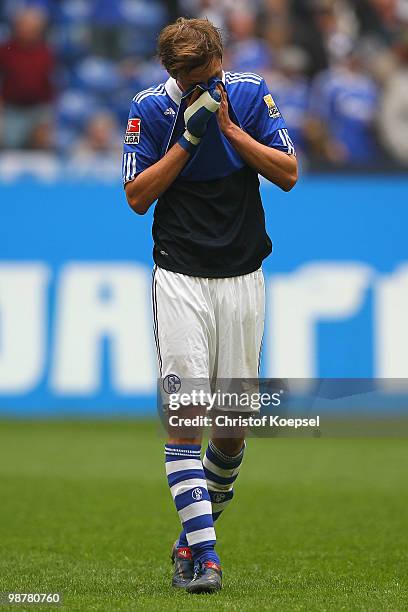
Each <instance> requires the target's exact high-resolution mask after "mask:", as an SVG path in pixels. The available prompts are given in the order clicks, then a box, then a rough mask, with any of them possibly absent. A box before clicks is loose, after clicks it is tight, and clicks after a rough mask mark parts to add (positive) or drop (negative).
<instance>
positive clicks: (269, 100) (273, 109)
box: [264, 94, 281, 119]
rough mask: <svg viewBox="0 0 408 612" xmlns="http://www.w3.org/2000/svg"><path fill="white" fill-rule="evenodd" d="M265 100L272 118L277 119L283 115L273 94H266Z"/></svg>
mask: <svg viewBox="0 0 408 612" xmlns="http://www.w3.org/2000/svg"><path fill="white" fill-rule="evenodd" d="M264 102H265V104H266V106H267V107H268V114H269V116H270V118H271V119H277V118H278V117H280V116H281V114H280V112H279V109H278V107H277V106H276V103H275V100H274V99H273V98H272V96H271V94H268V95H266V96H264Z"/></svg>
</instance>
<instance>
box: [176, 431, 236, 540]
mask: <svg viewBox="0 0 408 612" xmlns="http://www.w3.org/2000/svg"><path fill="white" fill-rule="evenodd" d="M244 451H245V444H244V446H243V448H242V450H241V451H240V452H239V453H238V455H235V456H229V455H225V454H224V453H223V452H221V451H220V450H219V449H218V448H217V447H216V446H215V444H214V443H213V442H212V441H211V440H210V442H209V443H208V447H207V450H206V452H205V455H204V459H203V467H204V474H205V478H206V481H207V489H208V493H209V496H210V499H211V508H212V515H213V521H214V522H215V521H216V520H217V519H218V517H219V516H220V514H221V513H222V512H224V510H225V508H226V507H227V506H228V504H229V503H230V501H231V500H232V498H233V497H234V482H235V480H236V479H237V477H238V474H239V470H240V467H241V464H242V460H243V457H244ZM178 545H179V546H188V543H187V538H186V534H185V531H184V530H183V531H182V532H181V534H180V537H179V541H178Z"/></svg>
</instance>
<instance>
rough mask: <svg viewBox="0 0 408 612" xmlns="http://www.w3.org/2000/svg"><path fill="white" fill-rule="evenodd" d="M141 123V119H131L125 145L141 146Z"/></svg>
mask: <svg viewBox="0 0 408 612" xmlns="http://www.w3.org/2000/svg"><path fill="white" fill-rule="evenodd" d="M141 122H142V120H141V119H129V121H128V124H127V128H126V134H125V144H128V145H134V144H139V140H140V124H141Z"/></svg>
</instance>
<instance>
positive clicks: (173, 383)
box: [163, 374, 181, 394]
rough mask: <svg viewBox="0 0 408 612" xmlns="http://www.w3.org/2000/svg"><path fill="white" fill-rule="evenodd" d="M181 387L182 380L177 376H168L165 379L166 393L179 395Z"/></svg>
mask: <svg viewBox="0 0 408 612" xmlns="http://www.w3.org/2000/svg"><path fill="white" fill-rule="evenodd" d="M180 387H181V380H180V378H179V377H178V376H177V374H167V376H166V377H165V378H163V389H164V390H165V392H166V393H169V394H170V393H178V392H179V391H180Z"/></svg>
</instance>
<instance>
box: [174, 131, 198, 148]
mask: <svg viewBox="0 0 408 612" xmlns="http://www.w3.org/2000/svg"><path fill="white" fill-rule="evenodd" d="M200 142H201V138H198V137H197V136H194V134H191V132H189V131H188V130H185V132H184V134H183V135H182V136H181V138H180V139H179V141H178V143H179V145H180V146H181V147H183V149H184V150H185V151H187V152H188V153H190V154H193V153H194V152H195V151H197V148H198V145H199V144H200Z"/></svg>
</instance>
